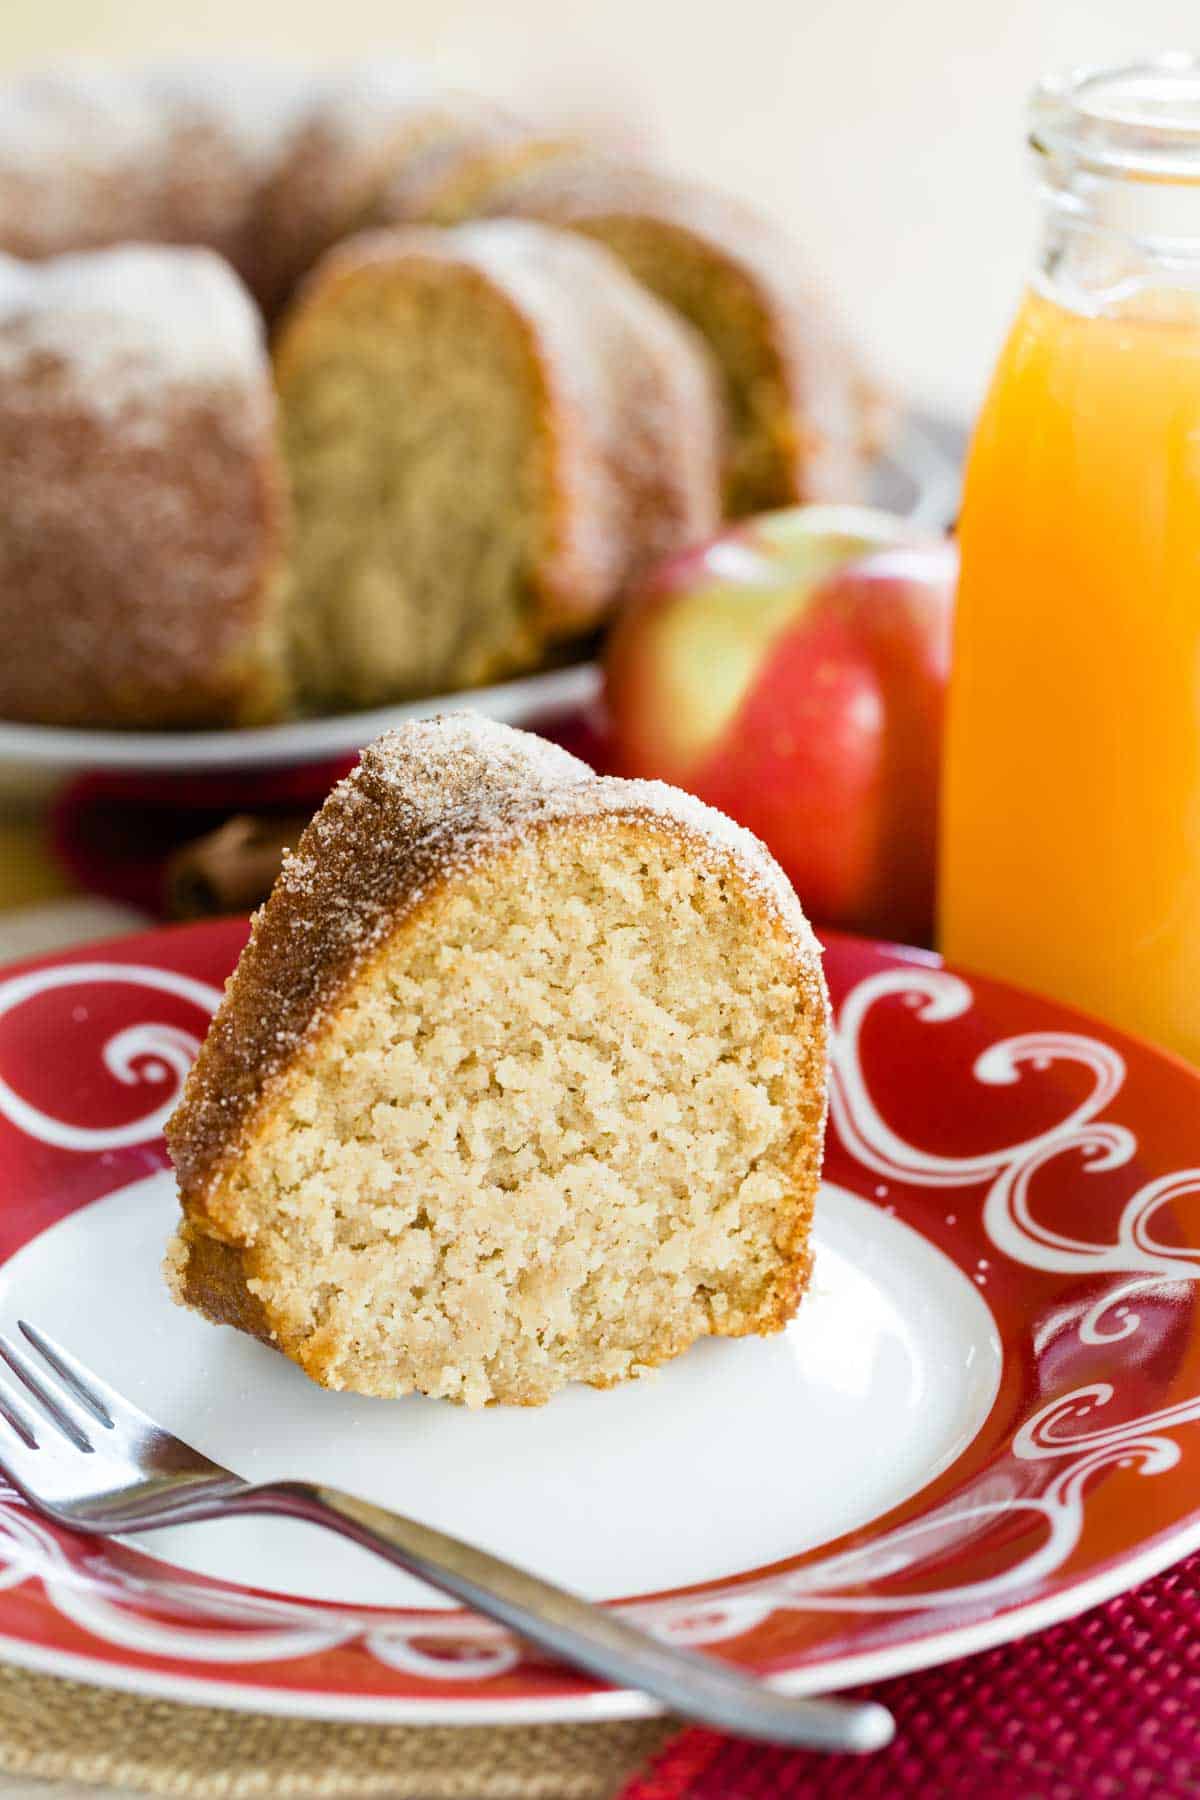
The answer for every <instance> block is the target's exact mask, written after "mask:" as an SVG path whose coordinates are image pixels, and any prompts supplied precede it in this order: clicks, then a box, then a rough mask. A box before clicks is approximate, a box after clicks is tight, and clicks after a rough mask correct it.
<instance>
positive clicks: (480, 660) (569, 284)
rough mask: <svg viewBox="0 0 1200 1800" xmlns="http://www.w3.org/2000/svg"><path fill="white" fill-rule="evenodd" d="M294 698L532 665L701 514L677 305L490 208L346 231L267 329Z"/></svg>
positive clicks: (699, 447)
mask: <svg viewBox="0 0 1200 1800" xmlns="http://www.w3.org/2000/svg"><path fill="white" fill-rule="evenodd" d="M276 380H277V386H278V392H279V400H280V407H281V413H282V433H283V445H284V451H285V457H286V462H287V467H288V471H289V476H290V485H291V493H292V501H293V512H294V528H293V546H292V557H291V573H290V582H289V595H288V610H289V618H290V622H291V623H290V629H291V633H292V642H293V649H294V668H295V675H296V680H297V683H298V685H299V690H300V692H301V694H302V695H303V697H304V699H305V700H306V702H307V703H308V704H309V705H311V706H317V707H320V706H330V705H333V706H336V705H345V704H349V705H354V706H369V705H372V704H376V703H380V702H384V701H388V700H392V699H396V698H401V697H404V696H409V695H419V694H429V693H438V692H443V693H444V692H446V691H448V690H449V689H452V688H457V687H465V686H471V685H474V684H477V683H479V682H483V681H487V680H492V679H497V678H500V677H503V676H505V675H509V674H512V673H515V672H517V671H520V670H524V669H529V668H532V667H534V666H535V665H536V664H537V663H539V662H540V661H542V660H543V659H544V656H545V653H546V649H547V646H548V645H552V644H553V643H554V642H556V641H557V640H560V639H565V638H569V637H572V636H578V635H579V634H580V633H581V632H583V631H586V630H587V629H588V628H589V627H590V626H592V625H594V624H595V623H596V622H597V621H598V620H599V619H601V618H602V617H603V615H604V613H605V612H606V610H607V609H608V608H609V606H610V605H611V604H612V602H613V600H614V599H615V597H616V596H617V594H618V593H619V592H620V590H621V588H622V587H623V585H624V584H625V583H626V582H627V581H628V580H629V579H630V578H631V577H632V576H633V575H635V574H636V573H637V571H638V570H639V569H641V568H643V567H644V566H645V565H646V564H647V563H649V562H651V561H652V560H654V559H655V558H656V557H658V556H661V555H663V554H665V553H666V552H668V551H670V550H673V549H676V548H678V547H679V546H681V545H682V544H685V543H687V542H689V541H692V540H695V539H697V538H701V537H703V536H705V535H706V534H707V533H708V532H710V531H711V530H712V529H713V527H714V526H715V524H716V523H717V520H718V518H719V495H718V455H719V441H718V440H719V423H718V416H717V411H716V402H715V398H714V395H713V392H712V387H711V383H710V381H709V377H708V370H707V367H706V364H705V361H704V359H703V357H702V356H701V354H700V353H699V352H698V350H697V348H696V345H695V342H694V340H693V339H692V337H691V335H690V333H689V332H688V331H687V329H686V328H685V327H684V326H682V325H681V324H680V323H679V322H678V321H677V320H676V319H674V318H673V317H672V316H671V315H670V314H669V313H668V312H667V311H666V309H664V308H662V307H660V306H659V305H658V303H657V302H656V301H655V300H654V299H652V298H651V296H650V295H648V294H646V293H644V292H643V291H642V290H641V289H640V288H639V287H638V286H637V285H636V283H634V282H633V281H632V280H630V278H629V277H628V276H627V275H626V274H625V272H624V270H623V269H621V267H620V266H619V265H618V264H617V263H616V261H615V260H614V259H613V258H611V257H610V256H609V255H608V254H607V253H606V252H605V251H604V250H603V249H601V248H600V247H598V246H596V245H592V244H587V243H584V242H583V241H582V240H580V239H578V238H575V237H573V236H571V235H569V234H566V233H559V232H554V231H550V230H547V229H546V228H545V227H543V226H539V225H536V224H530V223H525V222H518V221H511V222H510V221H506V220H498V221H491V222H488V223H482V224H478V225H468V226H463V227H461V228H460V229H458V230H456V231H451V232H437V231H421V230H415V231H408V232H405V231H398V232H381V233H376V234H368V235H364V236H362V237H359V238H356V239H352V240H350V242H349V243H347V244H346V245H344V246H342V247H341V248H340V249H339V250H337V251H335V252H332V253H331V255H330V256H329V257H328V258H327V259H326V260H325V261H324V262H323V263H322V265H321V268H320V270H319V271H318V273H317V274H316V276H315V277H314V278H313V279H312V281H311V282H310V283H309V284H308V286H307V287H306V289H305V291H304V293H303V295H302V296H301V298H300V301H299V303H298V305H297V307H296V308H295V309H294V310H293V311H292V313H291V314H290V315H289V317H288V320H287V322H286V325H285V328H284V330H283V332H282V335H281V338H280V341H279V343H278V346H277V352H276Z"/></svg>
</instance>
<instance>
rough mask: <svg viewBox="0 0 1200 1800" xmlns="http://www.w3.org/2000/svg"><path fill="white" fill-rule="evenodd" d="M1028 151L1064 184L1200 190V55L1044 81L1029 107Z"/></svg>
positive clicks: (1074, 71) (1093, 68) (1081, 70)
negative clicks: (1128, 182) (1096, 180)
mask: <svg viewBox="0 0 1200 1800" xmlns="http://www.w3.org/2000/svg"><path fill="white" fill-rule="evenodd" d="M1029 144H1030V146H1031V148H1032V149H1033V151H1034V152H1035V154H1036V155H1037V156H1038V157H1039V158H1040V159H1044V161H1045V162H1046V164H1048V165H1049V167H1050V168H1051V169H1058V170H1061V172H1062V175H1063V176H1064V177H1069V175H1070V174H1071V173H1072V172H1074V171H1076V170H1083V171H1086V172H1088V173H1090V174H1094V175H1100V176H1109V177H1124V178H1126V179H1132V180H1135V181H1138V180H1140V181H1156V182H1180V183H1184V182H1200V55H1198V54H1196V53H1194V52H1192V51H1183V50H1172V51H1166V52H1164V53H1163V54H1162V55H1160V56H1154V57H1150V58H1147V59H1144V60H1139V61H1136V62H1129V63H1120V64H1092V65H1082V66H1079V67H1075V68H1070V69H1066V70H1063V71H1061V72H1059V73H1057V74H1051V75H1048V76H1046V77H1044V78H1043V80H1041V81H1040V82H1039V83H1038V85H1037V87H1036V88H1035V89H1034V91H1033V94H1032V96H1031V99H1030V103H1029Z"/></svg>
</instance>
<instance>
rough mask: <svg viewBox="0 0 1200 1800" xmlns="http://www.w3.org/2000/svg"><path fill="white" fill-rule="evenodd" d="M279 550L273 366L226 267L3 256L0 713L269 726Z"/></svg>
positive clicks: (161, 253)
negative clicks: (259, 720)
mask: <svg viewBox="0 0 1200 1800" xmlns="http://www.w3.org/2000/svg"><path fill="white" fill-rule="evenodd" d="M283 554H284V495H283V490H282V471H281V466H280V463H279V456H278V451H277V447H276V442H275V405H274V396H273V390H272V385H271V376H270V368H269V364H268V362H267V356H266V350H265V347H264V345H263V341H262V331H261V324H260V320H259V317H258V314H257V313H256V311H255V309H254V307H253V305H252V303H251V301H250V297H249V295H248V294H247V293H246V292H245V290H244V288H243V287H242V285H241V283H240V282H239V280H238V278H237V276H236V275H235V274H234V273H233V271H232V269H230V268H229V266H228V264H226V263H225V262H223V261H221V259H220V258H219V257H217V256H215V255H213V254H212V253H210V252H209V251H207V250H182V249H166V248H126V249H122V250H112V251H104V252H96V253H94V254H92V255H88V256H78V257H74V256H70V257H61V258H55V259H53V260H51V261H49V262H46V263H41V264H30V263H23V262H18V261H17V260H15V259H14V258H11V257H2V256H0V642H3V645H4V653H3V655H2V656H0V716H3V717H5V718H9V719H25V720H39V721H43V722H47V723H50V724H58V725H79V724H88V725H109V726H121V727H124V726H172V725H191V724H208V723H212V722H218V721H219V722H246V721H252V720H255V719H257V718H261V717H266V716H270V715H271V714H272V713H274V712H276V711H277V710H278V708H279V705H280V703H281V697H282V683H283V664H282V651H283V640H282V634H281V628H280V604H281V581H280V577H281V572H282V562H283Z"/></svg>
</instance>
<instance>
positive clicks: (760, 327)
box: [439, 151, 880, 517]
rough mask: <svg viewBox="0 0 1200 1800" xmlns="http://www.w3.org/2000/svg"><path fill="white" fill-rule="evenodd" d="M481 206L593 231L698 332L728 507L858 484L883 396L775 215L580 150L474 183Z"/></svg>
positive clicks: (831, 492) (765, 505)
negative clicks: (722, 416) (712, 376)
mask: <svg viewBox="0 0 1200 1800" xmlns="http://www.w3.org/2000/svg"><path fill="white" fill-rule="evenodd" d="M467 210H470V208H468V209H467ZM474 210H475V211H476V212H478V213H481V214H496V215H499V214H504V215H508V216H511V217H524V218H529V219H540V220H542V221H544V222H545V223H547V224H551V225H556V226H559V227H562V228H564V229H569V230H572V231H578V232H582V233H584V234H585V235H586V236H588V237H590V238H593V239H595V240H597V241H598V242H599V243H602V244H603V245H604V246H605V248H606V249H608V250H610V251H611V252H612V253H613V255H614V256H616V257H618V258H619V259H620V261H621V262H623V263H624V264H625V267H626V268H627V269H628V270H629V271H630V273H631V274H632V275H634V276H636V278H637V280H638V281H640V282H642V283H643V284H644V286H645V287H646V288H648V289H649V291H650V292H651V293H653V294H655V295H656V296H657V297H658V299H660V300H662V301H664V302H665V303H666V304H667V305H668V306H670V307H672V308H673V309H674V310H675V311H676V312H677V313H678V314H679V315H680V316H681V317H682V318H684V319H686V320H687V321H688V323H689V324H690V325H691V326H693V327H694V329H695V330H696V331H697V332H698V333H699V334H700V336H701V337H702V338H703V340H704V342H705V343H706V344H707V346H708V349H709V352H710V353H711V356H712V359H713V363H714V366H715V368H716V369H717V371H718V372H719V375H720V380H721V387H722V392H723V394H724V399H725V406H726V411H727V415H728V420H729V434H728V454H727V457H726V464H725V506H726V511H727V512H728V513H729V515H730V516H731V517H739V516H741V515H743V514H746V513H755V512H765V511H768V510H770V509H771V508H772V507H779V506H790V505H792V504H794V503H795V502H796V501H798V500H848V499H852V498H853V497H854V496H855V495H856V494H857V493H858V492H859V491H860V489H861V484H862V477H863V469H864V466H865V456H866V453H867V452H868V451H870V450H871V449H873V448H874V447H875V441H876V439H877V437H878V435H879V426H880V416H879V403H878V400H877V399H876V397H875V396H874V395H873V394H872V393H871V390H870V388H869V385H868V384H867V383H866V382H865V380H864V378H863V375H862V373H861V371H860V370H859V368H858V367H857V365H856V362H855V360H854V358H853V357H852V355H851V353H850V351H849V349H848V347H847V345H846V344H845V343H844V342H843V340H842V336H841V333H840V331H839V330H838V327H837V324H836V321H835V320H834V319H833V318H832V317H831V315H830V313H829V310H828V308H827V307H826V306H825V304H824V303H823V300H822V298H821V296H820V295H819V294H818V293H817V292H816V291H815V289H814V287H813V284H812V282H811V280H810V279H809V276H808V273H807V271H806V270H805V268H804V266H803V260H802V258H801V257H800V256H799V255H798V253H797V250H796V246H795V244H794V243H793V242H792V240H791V238H790V237H789V236H788V234H787V233H786V232H785V231H783V230H781V229H780V227H779V226H777V225H776V224H774V223H773V222H772V221H771V220H769V219H767V218H764V217H763V216H762V215H760V214H759V213H757V212H756V211H755V210H754V209H753V208H752V207H749V206H746V205H744V204H743V203H742V202H741V201H739V200H735V199H733V198H732V197H731V196H729V195H728V194H723V193H720V192H719V191H717V190H716V189H713V188H710V187H708V186H706V185H705V184H703V183H701V182H692V181H683V180H679V179H678V178H676V177H674V176H670V175H664V174H661V173H660V172H658V171H657V170H653V169H645V168H639V167H637V166H636V165H633V164H628V163H623V162H619V161H617V160H615V159H614V158H611V157H603V156H599V155H596V154H594V153H593V154H587V153H586V152H583V151H580V152H579V153H578V154H577V155H575V156H574V157H571V156H569V155H566V154H563V155H559V156H557V157H553V158H552V157H546V158H543V159H542V160H541V161H538V162H529V163H527V164H526V165H525V166H523V167H522V166H515V167H513V168H512V169H511V170H510V171H509V172H508V173H507V175H506V174H504V172H503V171H500V172H498V173H497V174H496V175H495V176H494V178H493V179H492V180H491V181H490V182H489V183H485V182H483V181H482V180H480V181H478V182H477V184H476V195H475V200H474ZM445 214H446V207H445V204H444V203H443V206H442V210H441V214H440V215H439V216H442V217H444V216H445Z"/></svg>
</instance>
